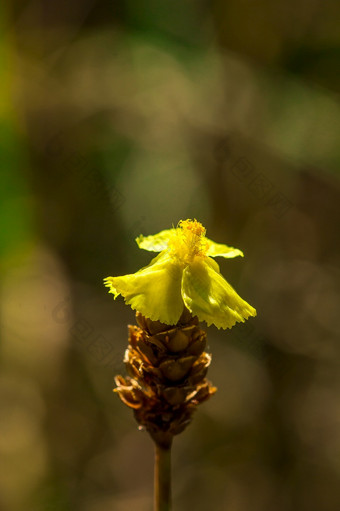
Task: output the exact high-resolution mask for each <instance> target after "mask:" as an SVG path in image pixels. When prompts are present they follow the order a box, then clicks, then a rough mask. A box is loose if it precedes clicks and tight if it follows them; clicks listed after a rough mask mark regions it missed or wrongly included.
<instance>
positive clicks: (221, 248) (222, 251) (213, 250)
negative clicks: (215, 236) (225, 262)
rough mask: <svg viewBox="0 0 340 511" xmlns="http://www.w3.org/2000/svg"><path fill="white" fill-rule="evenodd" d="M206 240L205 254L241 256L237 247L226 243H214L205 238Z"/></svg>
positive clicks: (227, 256) (230, 256)
mask: <svg viewBox="0 0 340 511" xmlns="http://www.w3.org/2000/svg"><path fill="white" fill-rule="evenodd" d="M206 242H207V247H208V248H207V251H206V253H205V254H206V255H207V256H210V257H217V256H219V257H226V258H228V259H229V258H232V257H237V256H241V257H243V252H242V251H241V250H239V249H238V248H233V247H228V245H223V244H222V243H215V242H214V241H212V240H209V239H208V238H206Z"/></svg>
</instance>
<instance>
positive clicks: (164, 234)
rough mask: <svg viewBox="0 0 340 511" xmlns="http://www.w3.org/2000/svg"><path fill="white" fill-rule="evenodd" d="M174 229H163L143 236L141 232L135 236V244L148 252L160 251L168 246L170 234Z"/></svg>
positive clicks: (171, 234)
mask: <svg viewBox="0 0 340 511" xmlns="http://www.w3.org/2000/svg"><path fill="white" fill-rule="evenodd" d="M174 232H175V229H165V230H164V231H161V232H159V233H158V234H154V235H151V236H146V237H144V236H143V234H141V235H140V236H138V238H136V242H137V245H138V246H139V248H143V249H144V250H149V251H150V252H162V250H165V249H166V248H168V242H169V239H170V238H171V236H173V234H174Z"/></svg>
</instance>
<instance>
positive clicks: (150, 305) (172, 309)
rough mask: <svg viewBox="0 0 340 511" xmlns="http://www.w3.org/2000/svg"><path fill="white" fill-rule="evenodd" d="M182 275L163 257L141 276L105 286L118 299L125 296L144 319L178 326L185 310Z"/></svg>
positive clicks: (110, 281)
mask: <svg viewBox="0 0 340 511" xmlns="http://www.w3.org/2000/svg"><path fill="white" fill-rule="evenodd" d="M182 272H183V268H182V266H181V265H180V264H178V263H177V262H176V261H174V260H173V259H171V258H170V257H169V255H168V254H167V253H161V254H159V255H158V256H157V257H155V258H154V259H153V260H152V261H151V263H150V264H149V265H148V266H146V267H145V268H142V269H141V270H139V271H138V272H137V273H133V274H130V275H124V276H122V277H108V278H106V279H105V285H106V286H108V287H109V288H110V293H113V294H114V295H115V298H116V297H117V296H118V295H119V294H121V295H122V296H124V298H125V302H126V303H127V304H129V305H131V307H132V309H135V310H139V311H140V312H141V313H142V314H143V315H144V316H146V317H148V318H150V319H152V320H154V321H157V320H158V321H161V322H162V323H167V324H168V325H174V324H176V323H177V321H178V320H179V318H180V316H181V314H182V312H183V308H184V303H183V300H182V296H181V280H182Z"/></svg>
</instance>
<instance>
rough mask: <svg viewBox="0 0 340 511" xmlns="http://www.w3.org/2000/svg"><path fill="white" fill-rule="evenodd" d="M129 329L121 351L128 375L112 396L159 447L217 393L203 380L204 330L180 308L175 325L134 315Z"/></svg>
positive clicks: (205, 367) (205, 362)
mask: <svg viewBox="0 0 340 511" xmlns="http://www.w3.org/2000/svg"><path fill="white" fill-rule="evenodd" d="M136 318H137V322H138V325H139V326H131V325H129V346H128V348H127V350H126V352H125V358H124V362H125V364H126V368H127V371H128V373H129V376H128V377H125V378H124V377H123V376H116V378H115V382H116V385H117V388H116V389H115V392H117V393H118V394H119V397H120V399H121V400H122V401H123V402H124V403H125V404H126V405H127V406H129V407H130V408H133V410H134V415H135V418H136V420H137V422H138V424H140V425H141V426H143V427H144V428H145V429H146V430H147V431H148V432H149V433H150V435H151V436H152V438H153V439H154V441H155V442H156V443H157V444H158V445H160V446H163V447H168V446H169V445H170V444H171V441H172V438H173V436H174V435H177V434H178V433H181V432H182V431H183V430H184V429H185V428H186V426H187V425H188V424H189V423H190V422H191V419H192V414H193V412H194V411H195V410H196V407H197V405H199V404H200V403H202V402H203V401H205V400H206V399H208V398H209V397H210V396H211V395H212V394H214V393H215V392H216V388H215V387H213V386H212V385H211V383H210V382H209V381H208V380H207V379H206V374H207V371H208V367H209V365H210V362H211V356H210V355H209V354H208V353H206V352H205V351H204V350H205V347H206V332H204V331H203V330H201V328H200V327H199V325H198V319H197V317H196V316H195V317H192V315H191V314H190V313H189V311H188V310H184V312H183V314H182V316H181V318H180V319H179V321H178V323H177V324H176V325H166V324H164V323H161V322H159V321H151V320H150V319H148V318H146V317H144V316H143V315H142V314H140V313H139V312H137V314H136Z"/></svg>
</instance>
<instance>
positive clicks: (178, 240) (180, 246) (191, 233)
mask: <svg viewBox="0 0 340 511" xmlns="http://www.w3.org/2000/svg"><path fill="white" fill-rule="evenodd" d="M205 233H206V230H205V228H204V227H203V225H202V224H201V223H200V222H197V220H190V219H188V220H181V221H180V222H179V223H178V227H177V229H176V230H175V232H174V236H173V237H172V239H171V240H170V241H169V247H170V250H171V254H172V255H173V256H174V257H175V258H177V259H179V260H180V261H181V262H183V263H184V264H188V263H189V262H192V261H193V259H194V257H195V256H203V255H204V254H205V252H206V250H207V243H206V239H205Z"/></svg>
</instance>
